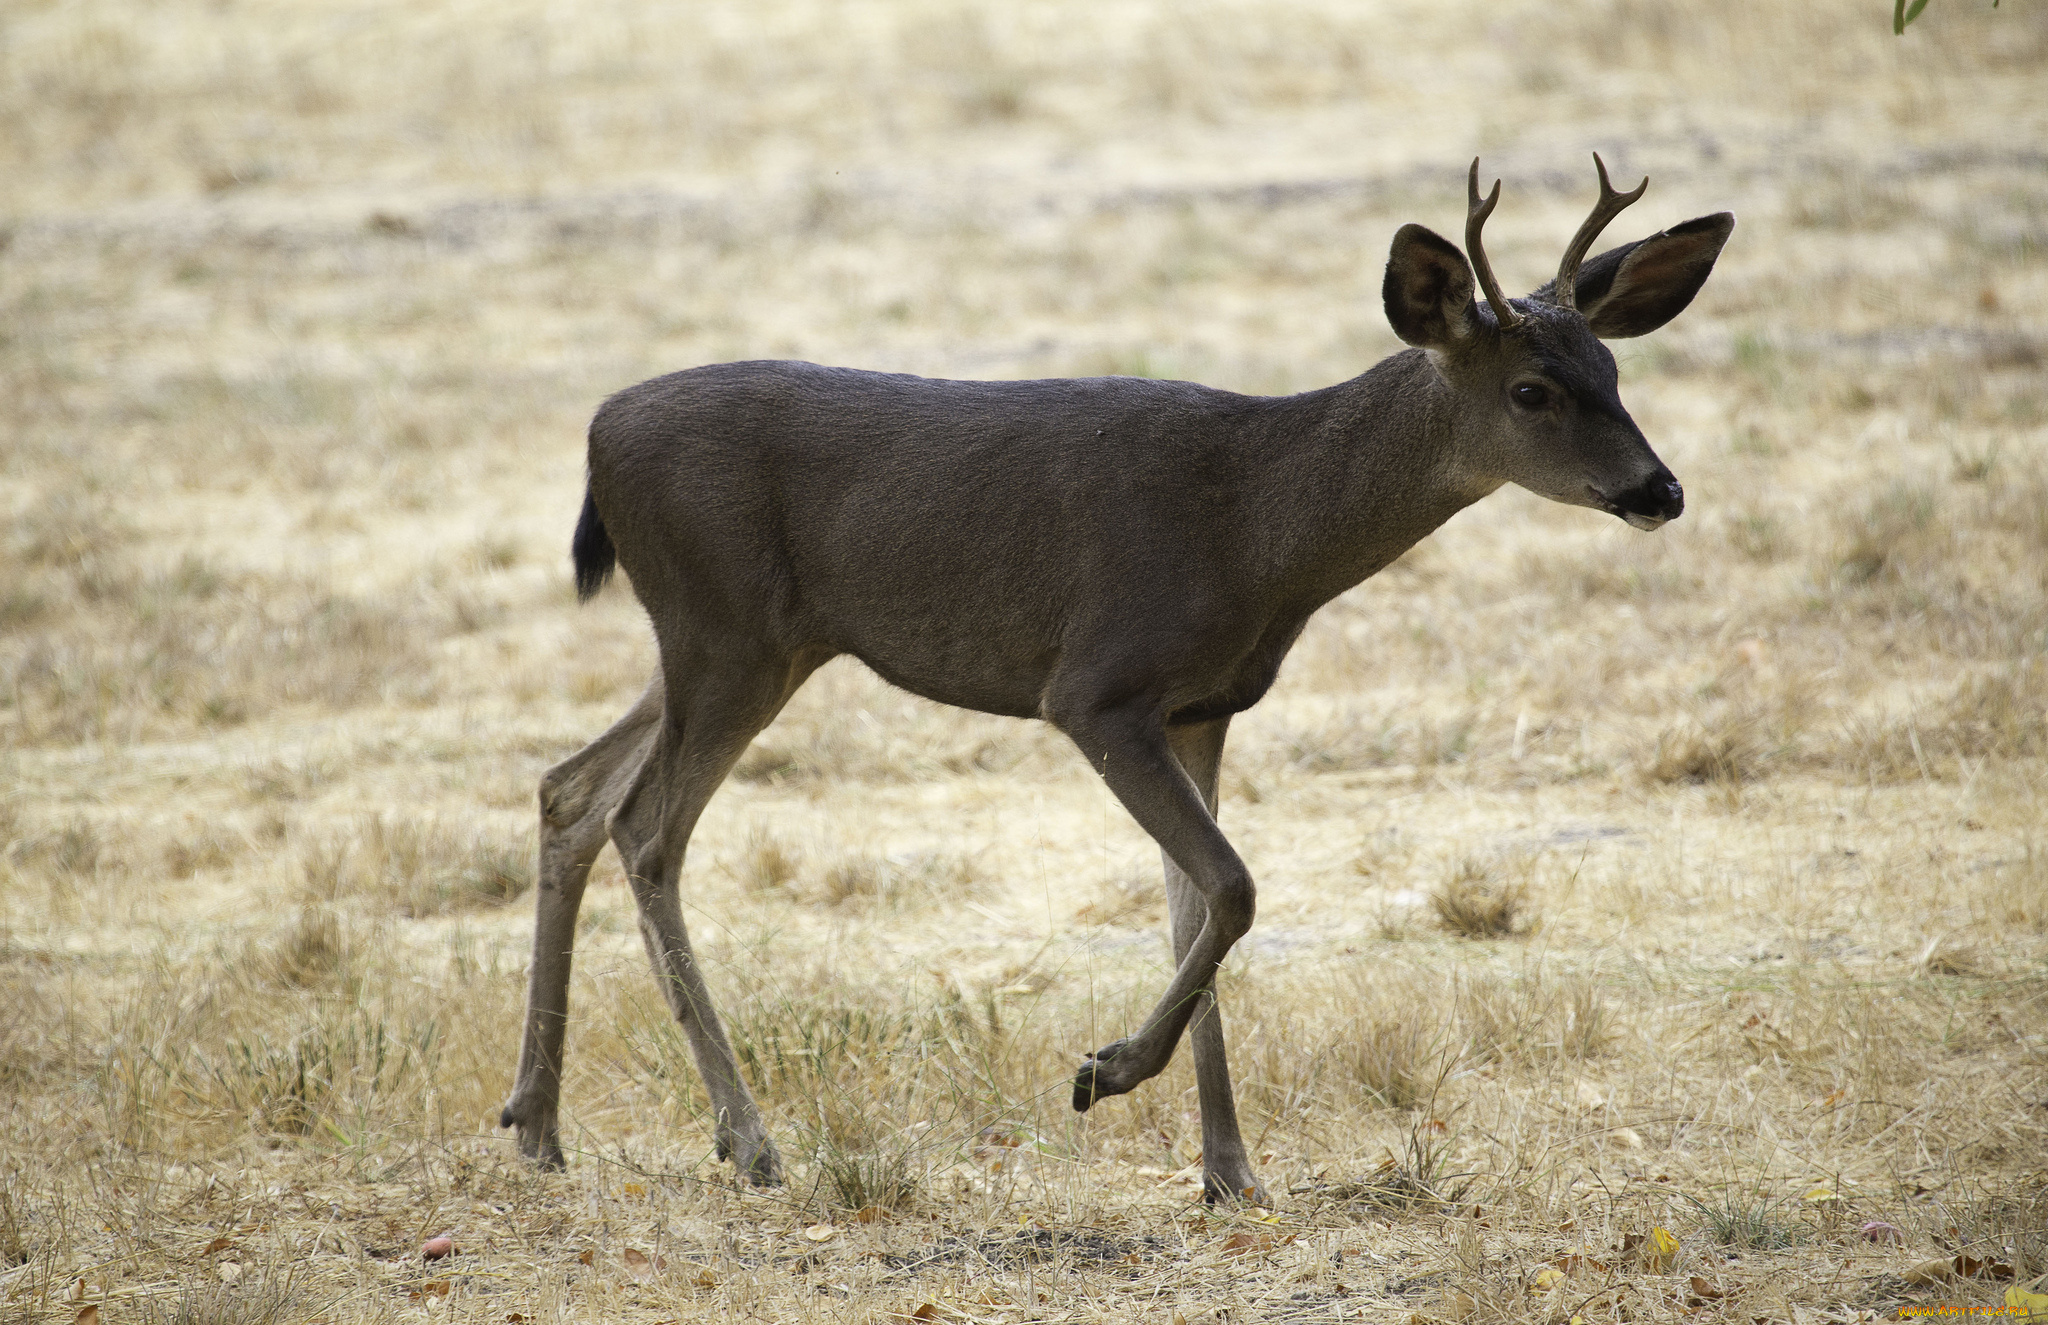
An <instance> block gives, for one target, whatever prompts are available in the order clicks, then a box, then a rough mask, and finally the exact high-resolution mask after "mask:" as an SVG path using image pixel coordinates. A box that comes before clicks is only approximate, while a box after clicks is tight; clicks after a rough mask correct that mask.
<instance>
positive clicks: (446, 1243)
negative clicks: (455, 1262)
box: [420, 1233, 455, 1261]
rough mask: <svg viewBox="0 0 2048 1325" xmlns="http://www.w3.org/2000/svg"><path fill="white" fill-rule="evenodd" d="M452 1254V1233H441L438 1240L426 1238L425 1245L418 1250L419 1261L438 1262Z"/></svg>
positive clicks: (453, 1245) (453, 1246) (453, 1238)
mask: <svg viewBox="0 0 2048 1325" xmlns="http://www.w3.org/2000/svg"><path fill="white" fill-rule="evenodd" d="M454 1254H455V1235H454V1234H453V1233H443V1234H442V1235H441V1236H440V1237H438V1238H428V1239H427V1244H426V1245H425V1246H424V1247H421V1248H420V1259H421V1260H427V1261H438V1260H441V1259H443V1258H445V1257H449V1256H453V1255H454Z"/></svg>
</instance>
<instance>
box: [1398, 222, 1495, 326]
mask: <svg viewBox="0 0 2048 1325" xmlns="http://www.w3.org/2000/svg"><path fill="white" fill-rule="evenodd" d="M1380 298H1381V299H1382V300H1384V301H1385V303H1386V306H1387V321H1388V322H1389V323H1391V324H1393V328H1394V334H1395V335H1396V336H1399V337H1400V338H1401V339H1402V340H1405V341H1407V342H1408V343H1409V344H1410V345H1419V346H1421V347H1422V348H1423V349H1425V350H1440V349H1445V348H1447V347H1449V346H1450V345H1452V344H1454V343H1456V342H1457V341H1461V340H1463V339H1464V338H1465V337H1467V336H1469V335H1471V334H1472V332H1473V331H1474V330H1475V329H1476V328H1477V327H1478V325H1479V321H1478V316H1477V311H1476V310H1475V309H1474V308H1473V307H1472V265H1471V264H1470V263H1468V262H1466V261H1465V255H1464V254H1463V253H1460V252H1459V251H1458V247H1457V245H1455V244H1453V243H1451V242H1450V241H1449V240H1447V239H1445V238H1444V237H1443V236H1442V235H1439V234H1437V233H1436V232H1435V231H1432V230H1427V229H1424V228H1423V227H1422V226H1419V225H1404V226H1402V227H1401V228H1400V229H1399V230H1397V231H1395V232H1394V247H1393V251H1392V252H1390V253H1388V254H1387V279H1386V281H1385V282H1384V283H1383V284H1382V285H1381V286H1380Z"/></svg>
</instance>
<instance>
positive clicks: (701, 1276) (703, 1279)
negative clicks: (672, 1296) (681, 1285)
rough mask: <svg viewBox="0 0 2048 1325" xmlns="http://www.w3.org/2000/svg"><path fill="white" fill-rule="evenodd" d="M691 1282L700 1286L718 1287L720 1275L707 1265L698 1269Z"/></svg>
mask: <svg viewBox="0 0 2048 1325" xmlns="http://www.w3.org/2000/svg"><path fill="white" fill-rule="evenodd" d="M690 1282H691V1283H693V1284H695V1285H697V1287H699V1288H716V1287H718V1275H717V1274H716V1273H714V1272H713V1271H712V1270H711V1268H710V1267H709V1266H706V1267H705V1268H704V1269H701V1270H699V1271H697V1277H696V1278H694V1279H692V1280H690Z"/></svg>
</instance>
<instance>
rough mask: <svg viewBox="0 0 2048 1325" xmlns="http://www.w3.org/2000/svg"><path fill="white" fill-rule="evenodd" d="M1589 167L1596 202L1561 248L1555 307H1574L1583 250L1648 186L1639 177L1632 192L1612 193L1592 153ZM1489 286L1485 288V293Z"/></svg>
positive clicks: (1604, 167)
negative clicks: (1596, 184) (1595, 181)
mask: <svg viewBox="0 0 2048 1325" xmlns="http://www.w3.org/2000/svg"><path fill="white" fill-rule="evenodd" d="M1593 167H1594V169H1596V170H1598V171H1599V172H1600V201H1598V202H1596V203H1594V204H1593V214H1592V215H1591V216H1588V217H1587V218H1586V223H1585V224H1584V225H1582V226H1580V227H1579V233H1577V234H1576V235H1573V236H1572V243H1571V247H1570V248H1568V249H1566V250H1565V251H1564V261H1563V262H1560V263H1559V264H1557V284H1556V285H1554V286H1552V287H1551V292H1550V302H1552V303H1553V304H1556V305H1557V306H1558V307H1559V308H1570V309H1574V310H1576V309H1577V308H1578V306H1579V305H1578V284H1579V263H1581V262H1582V261H1584V260H1585V257H1586V250H1587V249H1589V248H1591V247H1593V241H1594V240H1596V239H1598V238H1599V237H1600V232H1601V231H1602V230H1605V229H1606V228H1607V223H1608V222H1609V221H1612V220H1613V219H1614V218H1615V217H1617V216H1619V215H1621V212H1622V209H1623V208H1625V207H1627V206H1628V205H1629V204H1630V203H1632V202H1634V201H1635V200H1636V199H1638V198H1640V197H1642V196H1643V190H1644V189H1647V188H1649V187H1650V177H1649V176H1648V175H1645V176H1643V182H1642V183H1640V184H1638V185H1636V187H1635V192H1633V193H1616V192H1615V191H1614V186H1613V185H1612V184H1609V183H1608V182H1607V163H1606V162H1605V161H1602V160H1601V159H1600V154H1599V153H1598V152H1595V153H1593ZM1490 294H1491V287H1489V296H1490Z"/></svg>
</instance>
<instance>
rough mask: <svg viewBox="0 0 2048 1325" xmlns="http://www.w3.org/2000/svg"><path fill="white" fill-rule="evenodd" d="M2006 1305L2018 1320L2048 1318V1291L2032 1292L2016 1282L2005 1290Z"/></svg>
mask: <svg viewBox="0 0 2048 1325" xmlns="http://www.w3.org/2000/svg"><path fill="white" fill-rule="evenodd" d="M2005 1305H2006V1307H2007V1309H2008V1310H2009V1311H2010V1313H2011V1315H2012V1317H2013V1318H2014V1319H2016V1320H2023V1321H2040V1320H2048V1293H2030V1292H2028V1291H2027V1290H2026V1289H2024V1288H2021V1287H2020V1286H2019V1285H2018V1284H2014V1285H2013V1286H2012V1287H2011V1288H2008V1289H2006V1290H2005Z"/></svg>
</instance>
